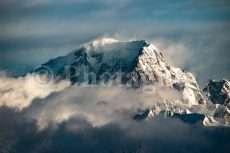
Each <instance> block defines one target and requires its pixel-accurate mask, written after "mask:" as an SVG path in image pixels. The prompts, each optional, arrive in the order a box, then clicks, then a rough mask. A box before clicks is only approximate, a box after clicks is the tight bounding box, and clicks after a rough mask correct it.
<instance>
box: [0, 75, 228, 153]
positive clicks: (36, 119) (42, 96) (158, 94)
mask: <svg viewBox="0 0 230 153" xmlns="http://www.w3.org/2000/svg"><path fill="white" fill-rule="evenodd" d="M32 79H34V78H33V77H32V76H31V75H28V76H25V77H21V78H18V79H13V78H8V77H6V76H4V77H3V76H2V77H1V82H4V83H5V84H3V83H2V85H1V88H0V89H1V93H0V96H1V101H0V102H1V106H0V142H1V143H0V152H3V153H20V152H25V153H31V152H33V153H41V152H51V153H52V152H53V153H59V152H60V153H61V152H84V153H93V152H95V153H98V152H101V153H111V152H114V153H123V152H128V153H149V152H156V153H157V152H186V153H187V152H210V151H214V152H223V151H225V150H226V149H227V147H228V146H229V145H230V144H229V141H228V140H229V135H230V130H229V128H221V127H219V128H210V127H202V126H199V125H188V124H185V123H183V122H181V121H180V120H178V119H175V118H174V119H172V118H164V117H163V116H161V115H160V116H158V117H156V118H154V119H149V120H145V121H135V120H133V119H132V118H133V116H134V115H135V114H136V113H138V112H139V111H140V110H142V111H143V110H145V109H146V108H151V107H153V106H154V105H156V104H162V98H167V99H171V100H175V99H180V98H181V94H180V93H178V92H175V91H172V90H170V89H167V88H164V89H162V88H161V87H160V86H146V87H144V88H140V89H131V88H128V87H113V86H111V87H105V86H94V87H92V86H91V87H89V86H71V87H70V86H68V83H67V82H62V83H59V84H57V83H54V82H52V83H51V84H49V86H36V84H33V83H32V82H31V80H32ZM27 83H29V85H27ZM43 85H44V84H43ZM6 87H7V88H6ZM4 89H5V90H4ZM23 94H27V96H24V97H23V98H20V95H23ZM4 95H5V96H4ZM2 97H5V98H4V103H3V101H2ZM18 100H19V101H18ZM158 102H159V103H158ZM178 105H179V104H178ZM22 106H23V107H22ZM162 107H164V105H162ZM181 107H186V106H185V105H183V104H181ZM15 108H17V109H15Z"/></svg>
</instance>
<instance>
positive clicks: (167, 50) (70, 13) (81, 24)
mask: <svg viewBox="0 0 230 153" xmlns="http://www.w3.org/2000/svg"><path fill="white" fill-rule="evenodd" d="M229 27H230V1H227V0H202V1H201V0H161V1H159V0H158V1H157V0H7V1H1V2H0V29H1V34H0V61H1V62H0V69H3V70H6V71H7V72H8V73H10V74H23V73H25V72H27V71H28V70H30V69H31V68H33V67H34V66H36V65H39V64H41V63H43V62H45V61H47V60H48V59H50V58H53V57H56V56H60V55H64V54H66V53H68V52H69V51H71V50H74V49H76V48H79V46H80V45H82V44H84V43H86V42H88V41H90V40H92V39H96V38H98V37H114V38H117V39H122V40H128V39H145V40H147V41H149V42H152V43H154V44H155V45H156V46H157V47H158V48H159V49H160V50H162V52H163V54H164V55H165V56H166V58H168V59H169V62H170V63H172V64H174V65H175V66H179V67H181V68H183V69H185V70H187V71H192V72H193V73H194V74H196V75H197V76H198V81H199V82H201V83H204V82H205V80H207V79H208V78H210V77H213V78H216V79H221V78H227V79H230V72H229V67H230V60H229V58H230V51H229V48H230V28H229Z"/></svg>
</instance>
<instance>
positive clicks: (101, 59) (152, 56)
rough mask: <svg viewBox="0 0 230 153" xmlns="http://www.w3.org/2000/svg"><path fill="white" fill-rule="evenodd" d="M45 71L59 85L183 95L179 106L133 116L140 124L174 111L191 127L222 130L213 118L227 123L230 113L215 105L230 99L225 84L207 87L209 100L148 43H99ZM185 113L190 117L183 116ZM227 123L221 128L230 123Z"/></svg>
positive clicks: (189, 75) (188, 75) (53, 61)
mask: <svg viewBox="0 0 230 153" xmlns="http://www.w3.org/2000/svg"><path fill="white" fill-rule="evenodd" d="M41 68H46V69H49V70H50V71H51V72H52V74H53V76H54V78H55V79H56V80H57V81H58V80H63V79H69V80H70V81H71V83H72V84H78V85H81V84H88V85H101V84H103V85H118V84H119V85H126V86H128V87H133V88H140V87H143V86H146V85H158V86H159V85H160V86H161V87H163V88H165V89H170V90H173V91H176V92H178V93H180V95H181V97H180V98H179V99H177V100H176V101H175V100H171V99H167V98H166V99H163V102H164V103H165V106H164V107H162V106H159V105H158V104H153V105H154V106H153V107H152V108H148V109H147V110H146V111H143V112H141V113H139V114H138V115H136V116H135V117H134V118H136V119H138V120H140V119H146V118H148V117H151V116H152V117H153V116H156V115H159V114H161V113H162V112H164V113H167V112H170V114H171V115H170V116H173V117H175V116H176V117H177V118H178V117H179V118H181V119H185V118H186V121H187V120H189V119H192V123H194V121H196V120H199V121H203V124H204V125H219V121H216V120H215V119H214V118H215V115H216V117H217V118H222V119H223V117H221V114H223V113H224V115H222V116H224V117H226V112H227V114H229V113H228V111H229V110H228V108H227V107H226V106H223V107H221V108H222V109H220V107H219V106H217V105H216V104H223V103H224V104H225V103H226V100H225V101H224V102H223V101H222V99H223V96H224V97H226V96H225V95H226V94H227V95H228V94H229V90H228V91H226V92H227V93H224V94H225V95H223V94H222V93H223V92H222V88H223V87H225V84H226V83H224V85H223V83H215V82H213V81H210V82H209V84H208V86H207V87H206V88H205V91H206V92H208V94H207V95H209V96H208V97H207V98H206V99H205V98H204V97H203V96H202V91H201V90H200V88H199V86H198V84H197V81H196V79H195V77H194V75H193V74H192V73H190V72H185V71H183V70H181V69H180V68H175V67H172V66H171V65H169V64H168V63H167V62H166V61H165V59H164V57H163V55H162V53H161V52H160V51H159V50H158V49H157V48H156V47H155V46H154V45H153V44H150V43H148V42H146V41H144V40H137V41H118V40H115V39H108V38H105V39H98V40H94V41H92V42H89V43H87V44H85V45H83V46H82V47H81V48H79V49H77V50H74V51H72V52H70V53H69V54H67V55H66V56H61V57H57V58H54V59H51V60H49V61H48V62H46V63H44V64H42V65H41ZM228 87H229V86H227V87H225V88H228ZM214 88H215V90H214ZM225 88H224V89H225ZM220 91H221V92H220ZM224 92H225V91H224ZM222 95H223V96H222ZM208 98H209V99H211V100H212V103H209V102H207V101H208ZM213 99H214V101H213ZM217 101H218V102H217ZM227 101H228V100H227ZM178 102H179V103H178ZM161 103H162V102H160V105H161ZM219 110H221V111H219ZM222 110H223V111H222ZM218 111H219V112H218ZM174 113H176V114H174ZM173 114H174V115H173ZM183 114H187V116H186V117H184V116H183ZM189 114H190V115H189ZM199 114H201V115H199ZM181 115H182V116H181ZM222 119H221V123H223V124H228V123H226V122H225V121H226V120H224V121H223V120H222ZM189 122H191V121H189Z"/></svg>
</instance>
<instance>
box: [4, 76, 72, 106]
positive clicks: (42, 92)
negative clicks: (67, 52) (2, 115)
mask: <svg viewBox="0 0 230 153" xmlns="http://www.w3.org/2000/svg"><path fill="white" fill-rule="evenodd" d="M37 77H38V76H37V75H36V76H35V75H32V74H28V75H26V76H25V77H19V78H9V77H7V76H5V75H4V74H3V73H1V75H0V107H1V106H7V107H11V108H16V109H19V110H21V109H23V108H25V107H28V106H29V105H30V103H31V102H32V100H34V99H35V98H45V97H46V96H47V95H49V94H50V93H52V92H56V91H60V90H63V89H64V88H66V87H68V86H69V82H67V81H62V82H60V83H57V84H55V83H54V82H52V80H48V79H46V78H37ZM37 79H43V81H45V82H39V80H37ZM44 79H46V80H44ZM40 81H41V80H40Z"/></svg>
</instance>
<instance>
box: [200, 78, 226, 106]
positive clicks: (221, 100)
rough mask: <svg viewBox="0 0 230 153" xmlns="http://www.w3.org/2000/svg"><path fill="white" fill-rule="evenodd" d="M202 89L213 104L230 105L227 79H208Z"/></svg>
mask: <svg viewBox="0 0 230 153" xmlns="http://www.w3.org/2000/svg"><path fill="white" fill-rule="evenodd" d="M203 91H204V92H205V93H206V95H207V97H208V98H209V99H210V100H211V101H212V103H214V104H221V105H225V106H229V105H230V83H229V82H228V81H227V80H221V81H219V82H218V81H214V80H212V79H210V80H209V81H208V83H207V84H206V86H205V88H204V89H203Z"/></svg>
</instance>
